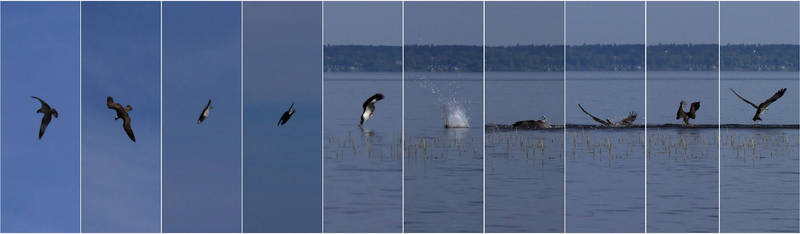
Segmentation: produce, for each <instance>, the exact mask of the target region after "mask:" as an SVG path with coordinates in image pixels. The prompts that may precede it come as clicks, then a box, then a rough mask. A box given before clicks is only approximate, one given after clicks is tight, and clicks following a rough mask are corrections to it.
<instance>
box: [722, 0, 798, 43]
mask: <svg viewBox="0 0 800 234" xmlns="http://www.w3.org/2000/svg"><path fill="white" fill-rule="evenodd" d="M721 4H722V5H721V7H720V11H721V13H720V18H721V19H720V20H721V22H722V23H721V24H720V37H721V39H720V40H721V44H723V45H725V44H740V43H748V44H754V43H760V44H797V43H798V30H800V27H798V20H800V19H798V17H800V16H798V15H800V12H798V6H797V4H798V3H797V2H722V3H721Z"/></svg>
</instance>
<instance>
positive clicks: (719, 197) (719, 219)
mask: <svg viewBox="0 0 800 234" xmlns="http://www.w3.org/2000/svg"><path fill="white" fill-rule="evenodd" d="M721 19H722V1H720V0H717V232H718V233H719V232H721V231H722V195H721V194H722V193H721V192H722V166H721V165H722V163H721V162H720V159H722V151H721V150H722V122H721V119H722V118H721V116H722V105H721V103H722V101H721V100H722V94H721V93H720V92H721V89H720V88H721V85H722V39H721V38H722V36H721V35H722V30H721V27H722V20H721Z"/></svg>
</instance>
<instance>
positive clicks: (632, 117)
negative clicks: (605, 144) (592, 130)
mask: <svg viewBox="0 0 800 234" xmlns="http://www.w3.org/2000/svg"><path fill="white" fill-rule="evenodd" d="M578 107H580V108H581V111H583V113H586V115H588V116H589V117H592V119H593V120H594V121H597V122H598V123H600V124H602V125H603V126H605V127H629V126H631V125H633V121H636V112H631V113H630V114H628V117H626V118H624V119H622V120H620V121H618V122H612V121H611V120H610V119H600V118H597V116H594V115H592V114H590V113H589V112H588V111H586V109H583V106H581V104H578Z"/></svg>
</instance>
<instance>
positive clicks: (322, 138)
mask: <svg viewBox="0 0 800 234" xmlns="http://www.w3.org/2000/svg"><path fill="white" fill-rule="evenodd" d="M320 8H321V9H320V11H321V13H322V17H321V18H322V19H321V21H322V22H321V23H322V26H321V27H320V30H322V31H321V32H322V40H320V44H321V45H322V46H321V47H322V48H320V50H321V51H322V54H321V55H322V56H320V61H319V64H320V67H321V68H322V69H321V70H322V71H321V72H320V82H321V83H320V86H322V95H321V96H320V104H322V118H320V122H321V123H322V134H321V135H320V137H319V140H320V141H321V142H322V148H321V149H320V151H321V155H322V161H321V163H322V164H321V165H322V173H321V174H320V180H322V189H321V192H320V194H322V196H321V198H320V199H321V204H322V205H321V206H320V207H321V208H322V209H320V212H322V216H321V217H322V218H321V221H322V223H321V227H320V230H321V232H323V233H324V232H325V0H322V1H320Z"/></svg>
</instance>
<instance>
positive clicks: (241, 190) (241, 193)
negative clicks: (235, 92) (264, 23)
mask: <svg viewBox="0 0 800 234" xmlns="http://www.w3.org/2000/svg"><path fill="white" fill-rule="evenodd" d="M240 3H241V5H239V16H240V18H239V231H240V232H242V233H244V0H241V1H240Z"/></svg>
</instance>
